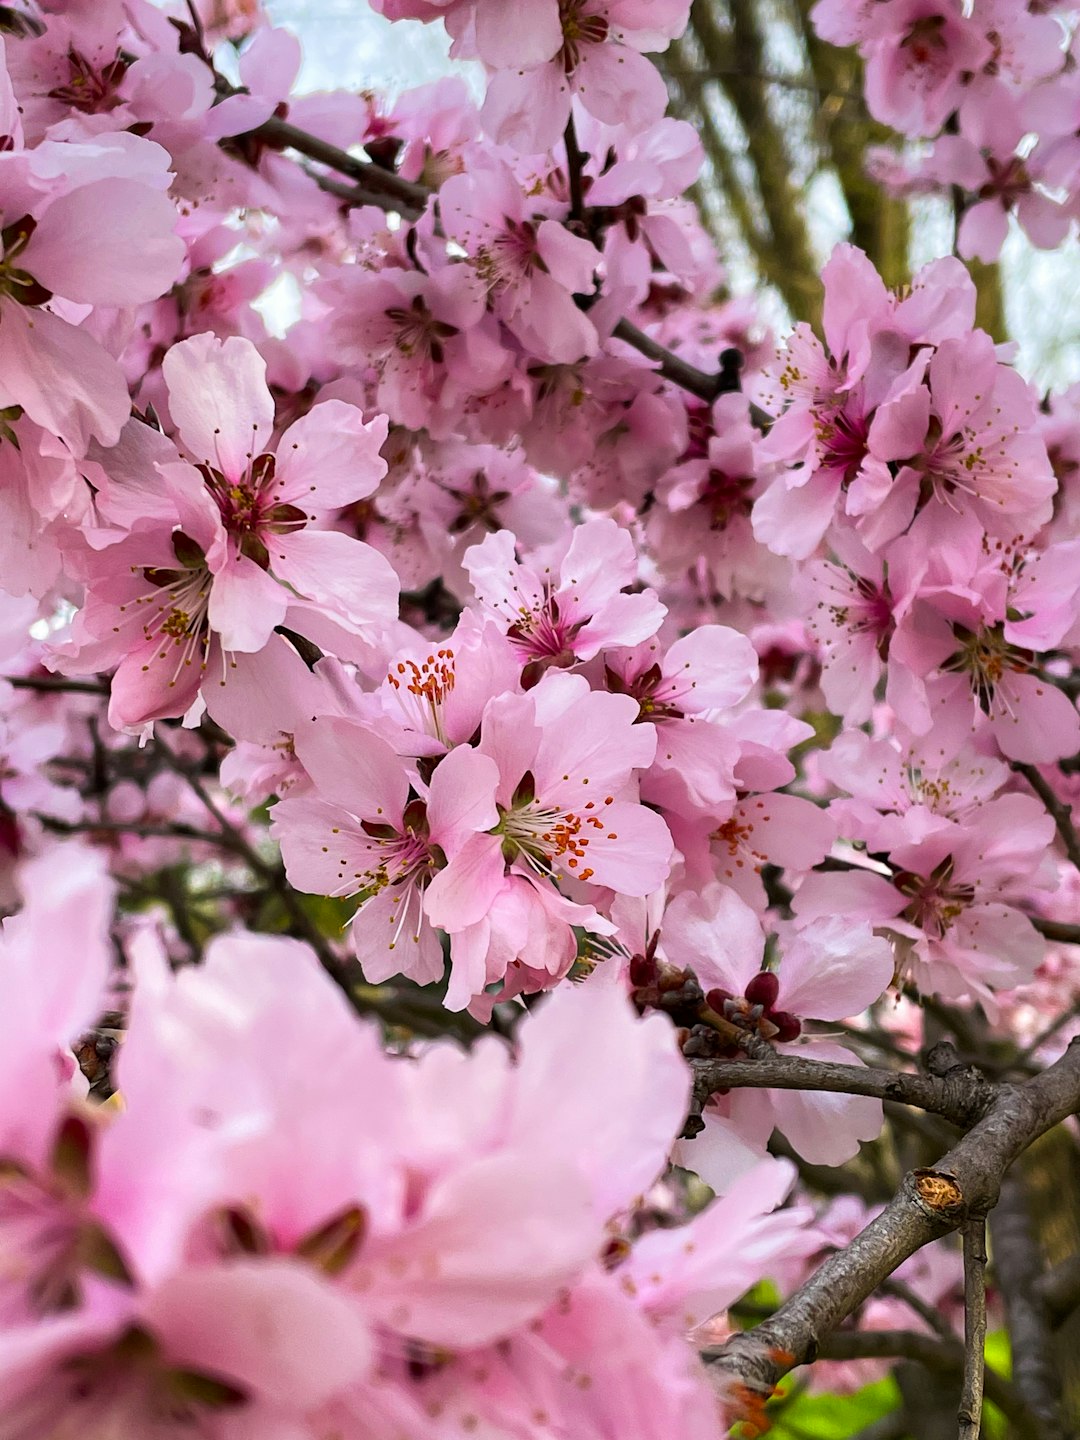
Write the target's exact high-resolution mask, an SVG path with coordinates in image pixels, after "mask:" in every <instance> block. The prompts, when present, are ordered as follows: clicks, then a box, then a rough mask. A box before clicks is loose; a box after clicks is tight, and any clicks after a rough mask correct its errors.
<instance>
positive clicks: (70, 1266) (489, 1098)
mask: <svg viewBox="0 0 1080 1440" xmlns="http://www.w3.org/2000/svg"><path fill="white" fill-rule="evenodd" d="M64 861H65V865H66V871H65V875H64V878H63V880H62V881H61V882H58V881H57V879H56V877H55V875H53V876H51V877H50V876H46V875H44V874H43V873H42V872H43V868H44V867H45V865H46V864H50V863H51V860H50V862H44V861H42V860H37V861H34V862H32V865H31V866H30V867H28V873H27V876H26V879H27V882H28V883H31V884H33V885H34V886H35V892H34V896H35V898H33V899H31V900H30V901H28V903H27V905H26V907H25V908H24V909H23V911H22V912H21V913H20V914H19V915H18V916H17V917H16V918H15V919H12V920H9V921H8V922H7V923H6V925H5V927H4V930H3V933H2V935H0V958H2V961H3V989H4V1003H5V1009H10V1011H11V1013H17V1014H18V1015H19V1016H20V1020H21V1026H20V1031H19V1035H18V1037H17V1041H16V1043H15V1044H14V1045H13V1046H10V1047H8V1048H7V1050H6V1052H5V1055H4V1067H5V1073H6V1074H7V1075H8V1077H9V1082H10V1085H11V1098H10V1101H9V1104H8V1105H7V1106H6V1107H5V1113H4V1117H3V1123H2V1126H0V1156H2V1160H3V1178H2V1179H0V1255H2V1257H3V1260H4V1264H3V1268H2V1271H0V1327H2V1334H3V1346H2V1352H3V1353H2V1358H0V1403H2V1406H3V1415H4V1421H3V1424H4V1434H5V1436H10V1437H11V1440H41V1437H43V1436H59V1435H61V1434H71V1433H74V1432H75V1431H77V1432H78V1433H80V1434H84V1435H93V1436H102V1437H104V1436H107V1435H120V1434H124V1435H131V1436H136V1435H138V1436H146V1437H150V1436H155V1437H157V1436H161V1437H166V1436H177V1437H180V1436H184V1435H193V1434H198V1435H200V1436H207V1437H210V1436H214V1437H217V1436H220V1437H222V1440H226V1437H230V1436H240V1435H252V1436H254V1435H275V1436H277V1435H280V1436H283V1437H284V1436H285V1435H289V1436H294V1435H295V1436H299V1435H305V1436H325V1435H330V1434H332V1435H335V1436H343V1437H344V1436H353V1435H355V1436H373V1437H380V1436H385V1437H387V1440H390V1437H396V1436H398V1435H401V1434H403V1433H405V1434H408V1435H411V1436H417V1437H419V1436H429V1435H430V1436H432V1437H437V1436H446V1435H450V1434H459V1433H461V1432H462V1431H463V1430H464V1431H466V1432H468V1431H470V1430H475V1429H477V1428H478V1427H480V1426H483V1427H485V1428H488V1427H498V1431H497V1433H525V1432H523V1431H519V1429H518V1426H519V1425H526V1426H528V1425H543V1426H546V1427H549V1428H550V1430H551V1431H552V1432H553V1433H559V1432H560V1431H561V1432H563V1433H566V1432H568V1431H569V1430H571V1429H572V1430H573V1431H574V1433H575V1434H580V1435H595V1436H597V1437H601V1436H609V1435H614V1434H616V1433H617V1432H618V1431H619V1430H620V1428H621V1427H622V1424H623V1421H624V1417H625V1416H626V1415H627V1413H629V1412H628V1407H632V1408H633V1409H634V1410H635V1411H637V1414H636V1416H635V1427H636V1428H635V1433H636V1434H641V1435H650V1436H654V1437H655V1440H661V1437H663V1436H665V1435H670V1434H671V1433H672V1432H673V1430H676V1429H677V1430H679V1431H682V1430H684V1429H685V1430H686V1432H687V1433H688V1434H690V1435H695V1436H699V1435H700V1436H702V1437H706V1436H708V1435H709V1434H711V1433H715V1426H716V1423H717V1420H716V1414H717V1404H718V1401H717V1397H716V1396H715V1395H714V1393H713V1391H712V1389H711V1387H710V1384H709V1382H708V1380H707V1379H706V1376H705V1372H704V1370H703V1368H701V1367H700V1366H699V1365H698V1363H697V1362H696V1360H695V1358H694V1356H693V1353H692V1351H691V1350H690V1349H689V1348H688V1347H687V1346H686V1345H685V1343H684V1342H683V1339H682V1335H683V1332H684V1331H685V1330H686V1328H687V1327H693V1326H695V1325H698V1324H700V1323H701V1322H703V1321H704V1320H706V1319H708V1318H709V1316H711V1315H712V1314H713V1313H714V1312H715V1311H716V1310H718V1309H720V1308H722V1307H723V1306H725V1305H728V1304H730V1303H731V1302H732V1301H733V1300H734V1299H736V1298H737V1297H738V1295H739V1294H740V1293H741V1292H742V1291H744V1290H745V1289H746V1288H747V1287H748V1286H749V1285H750V1284H752V1283H753V1281H754V1280H755V1279H756V1278H757V1276H758V1275H759V1274H760V1273H761V1271H762V1269H763V1268H780V1269H783V1268H785V1267H786V1268H790V1267H792V1266H794V1265H796V1264H797V1263H798V1261H799V1259H800V1257H802V1256H804V1255H805V1254H806V1253H807V1252H808V1251H809V1249H811V1248H812V1246H813V1244H814V1239H813V1234H812V1232H811V1231H810V1230H808V1229H807V1228H806V1223H805V1222H806V1220H807V1218H808V1215H807V1212H806V1211H805V1210H801V1209H799V1208H788V1209H786V1210H784V1211H781V1212H779V1213H777V1214H775V1215H772V1214H770V1213H769V1212H770V1211H772V1210H773V1208H774V1207H775V1206H776V1205H777V1204H778V1203H779V1202H780V1201H782V1200H783V1198H784V1196H785V1194H786V1192H787V1191H788V1190H789V1189H790V1187H791V1182H792V1179H793V1168H792V1167H791V1166H790V1165H789V1164H788V1163H787V1162H785V1161H781V1160H775V1161H774V1160H765V1161H763V1162H762V1164H761V1166H759V1167H758V1168H757V1169H756V1170H755V1171H754V1172H753V1173H752V1174H751V1175H750V1176H747V1177H745V1178H744V1179H743V1180H741V1181H738V1182H736V1183H735V1184H734V1185H733V1186H732V1187H731V1188H730V1189H729V1191H728V1193H727V1194H726V1195H725V1196H724V1197H723V1198H721V1199H717V1200H715V1201H713V1203H712V1204H711V1205H709V1206H708V1208H707V1209H705V1210H704V1211H702V1212H701V1213H699V1214H697V1215H696V1216H694V1217H693V1218H692V1219H688V1220H686V1223H683V1224H680V1223H679V1220H680V1215H679V1204H678V1196H677V1195H676V1194H675V1193H674V1192H673V1191H670V1187H663V1186H655V1187H654V1186H653V1182H654V1181H655V1180H657V1177H658V1175H659V1174H660V1172H661V1170H662V1168H663V1165H664V1162H665V1159H666V1156H667V1152H668V1149H669V1147H670V1144H671V1140H672V1137H673V1135H674V1134H675V1133H677V1131H678V1128H679V1126H680V1125H681V1123H682V1117H683V1115H684V1113H685V1109H686V1102H687V1091H688V1088H689V1077H688V1074H687V1071H686V1067H685V1065H684V1063H683V1061H682V1059H681V1057H680V1055H679V1053H678V1048H677V1046H676V1044H675V1040H674V1034H673V1031H672V1029H671V1027H670V1025H668V1024H667V1023H666V1022H665V1021H664V1020H663V1019H662V1018H661V1017H660V1016H655V1015H654V1016H651V1017H648V1018H645V1019H641V1018H639V1017H638V1016H636V1015H635V1014H634V1012H633V1010H632V1008H631V1007H630V1005H629V1003H628V1001H627V1000H626V998H625V996H624V995H623V994H620V992H619V989H618V987H616V986H611V985H608V986H592V987H590V988H589V990H588V992H587V994H586V995H585V996H584V997H583V998H579V997H577V996H575V995H573V994H571V993H569V992H564V994H563V996H561V997H560V998H559V999H558V1000H556V1001H555V1002H553V1003H552V1004H551V1005H550V1006H548V1007H547V1008H545V1010H544V1012H543V1013H542V1014H541V1015H538V1016H536V1017H535V1018H532V1019H530V1020H528V1021H526V1022H525V1023H524V1024H523V1026H522V1028H521V1031H520V1037H519V1047H518V1060H517V1064H516V1065H515V1064H512V1063H511V1058H510V1055H509V1052H508V1051H507V1049H506V1047H505V1046H504V1045H503V1044H502V1043H501V1042H500V1041H498V1040H497V1039H495V1038H494V1037H492V1038H490V1039H488V1040H486V1041H484V1042H483V1043H481V1044H479V1045H478V1046H477V1047H476V1048H475V1049H474V1050H473V1051H472V1053H471V1054H469V1055H465V1054H463V1053H462V1052H461V1051H460V1050H459V1049H458V1048H457V1047H456V1046H452V1045H437V1046H433V1047H431V1048H430V1049H429V1050H428V1051H427V1053H426V1054H425V1055H424V1056H423V1057H422V1058H421V1059H420V1060H419V1062H418V1063H409V1062H407V1061H404V1060H401V1059H395V1058H393V1057H391V1056H389V1055H387V1054H386V1052H385V1051H384V1050H383V1049H382V1046H381V1044H380V1042H379V1038H378V1034H377V1031H376V1029H375V1027H374V1026H373V1025H371V1024H368V1025H363V1024H360V1023H358V1022H357V1020H356V1017H355V1015H354V1014H353V1013H352V1011H351V1010H350V1007H349V1006H348V1004H347V1002H346V1001H345V999H344V998H343V996H342V995H341V994H340V992H339V991H338V989H337V988H336V987H335V986H334V984H333V982H332V981H331V980H329V979H328V978H327V977H326V976H325V975H324V974H323V972H322V971H321V970H320V968H319V965H318V962H317V960H316V957H315V956H314V955H313V954H312V953H311V951H310V950H308V949H307V948H306V947H305V946H303V945H301V944H299V943H298V942H296V941H293V940H289V939H284V938H274V937H269V936H263V937H256V936H247V937H244V936H235V937H228V938H222V939H220V940H218V941H216V942H215V943H214V944H213V945H212V946H211V947H210V949H209V950H208V952H207V955H206V961H205V964H203V965H202V966H201V967H199V968H197V969H195V968H189V969H187V970H186V971H184V972H183V973H182V974H180V975H179V976H173V975H171V974H170V973H169V970H168V967H167V965H166V964H165V961H164V957H163V956H162V954H161V953H160V950H159V949H158V947H157V946H156V945H155V943H154V941H153V937H152V936H151V935H150V934H149V933H143V934H142V935H141V936H137V937H136V938H135V940H134V944H133V954H134V957H135V958H134V967H135V971H136V980H137V988H136V994H135V999H134V1002H133V1004H132V1007H131V1012H130V1016H129V1026H128V1033H127V1036H126V1038H125V1041H124V1044H123V1047H122V1051H121V1056H120V1061H119V1065H118V1067H117V1079H118V1081H119V1083H120V1085H121V1087H122V1093H123V1104H122V1106H121V1108H120V1109H114V1108H113V1107H111V1106H106V1107H101V1106H98V1107H96V1108H91V1106H90V1105H88V1104H87V1101H86V1098H85V1094H84V1093H80V1092H85V1089H86V1085H85V1081H83V1080H82V1078H81V1076H79V1073H78V1071H77V1070H75V1067H74V1062H73V1061H72V1060H71V1056H70V1052H68V1054H67V1063H65V1062H64V1052H65V1049H66V1047H67V1045H68V1044H69V1043H70V1042H71V1040H72V1039H73V1038H74V1037H76V1036H78V1034H79V1032H80V1030H81V1029H82V1028H83V1027H85V1026H86V1025H87V1024H89V1023H90V1022H91V1021H92V1020H93V1018H94V1017H95V1016H96V1015H97V1014H98V1013H99V1012H100V1010H101V1008H102V1007H103V1004H104V1002H105V999H106V991H107V984H108V974H109V959H110V956H109V941H108V922H109V918H110V910H111V901H112V893H111V888H110V885H109V883H108V881H107V879H106V876H105V874H104V870H103V867H102V864H101V860H100V857H98V856H96V855H95V854H94V853H93V852H91V851H88V850H86V849H83V848H81V847H75V846H69V847H67V851H66V853H65V855H64ZM43 882H45V884H43ZM46 885H47V889H46ZM43 892H44V893H47V895H48V899H47V900H43V899H42V898H40V897H41V895H42V893H43ZM597 1035H599V1036H602V1037H603V1044H602V1047H601V1048H597V1047H596V1046H595V1044H594V1039H595V1037H596V1036H597ZM316 1053H322V1054H325V1055H330V1056H332V1057H333V1058H332V1060H331V1062H330V1063H329V1064H326V1063H324V1064H321V1065H320V1066H318V1067H317V1068H313V1067H312V1063H311V1061H312V1056H313V1055H314V1054H316ZM193 1057H194V1063H193ZM73 1071H74V1078H73ZM76 1081H78V1082H79V1083H76ZM554 1083H558V1084H560V1085H564V1086H565V1085H570V1086H571V1087H572V1088H573V1090H574V1093H575V1095H576V1097H577V1098H576V1100H575V1104H574V1107H573V1114H572V1117H571V1118H569V1119H568V1118H567V1116H566V1115H565V1114H564V1113H562V1112H561V1111H560V1109H559V1108H558V1107H557V1106H555V1105H553V1104H552V1102H551V1087H552V1085H553V1084H554ZM362 1097H366V1098H367V1102H371V1101H373V1100H374V1101H377V1103H376V1104H371V1103H365V1102H364V1100H363V1099H362ZM600 1134H602V1136H603V1138H602V1139H600V1140H599V1141H598V1138H597V1137H598V1135H600ZM684 1218H685V1217H684ZM657 1272H662V1273H657ZM628 1368H629V1370H630V1371H632V1372H633V1373H634V1374H636V1375H637V1376H638V1382H637V1384H636V1385H634V1386H632V1387H631V1388H630V1389H629V1390H628V1388H627V1380H628V1373H627V1372H628ZM657 1375H662V1376H663V1377H664V1380H663V1383H661V1384H658V1385H656V1386H655V1387H654V1386H653V1385H652V1384H651V1381H652V1379H653V1377H655V1376H657ZM540 1416H544V1417H545V1418H544V1419H543V1420H541V1419H540V1418H539V1417H540ZM710 1417H713V1419H712V1422H711V1423H710ZM492 1433H496V1432H495V1430H494V1429H493V1430H492Z"/></svg>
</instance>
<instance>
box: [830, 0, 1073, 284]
mask: <svg viewBox="0 0 1080 1440" xmlns="http://www.w3.org/2000/svg"><path fill="white" fill-rule="evenodd" d="M812 18H813V22H814V25H815V27H816V29H817V32H818V34H819V35H820V36H821V37H822V38H823V39H825V40H828V41H830V42H831V43H832V44H836V45H856V46H857V47H858V50H859V53H860V55H861V56H862V57H863V59H864V61H865V63H866V84H865V96H866V103H867V107H868V108H869V110H870V113H871V115H873V116H874V118H875V119H877V120H881V121H883V122H884V123H885V124H886V125H889V126H891V127H892V128H893V129H895V130H897V131H899V133H900V134H901V135H903V136H907V137H910V138H912V139H921V140H932V141H933V144H932V145H928V146H923V147H922V148H921V150H920V151H919V152H918V153H915V154H910V155H905V156H903V157H901V156H898V155H897V154H896V153H895V152H894V151H885V150H883V151H881V152H879V154H878V156H877V157H876V161H877V164H876V166H875V170H876V174H877V178H879V179H881V180H883V181H884V182H885V183H886V184H887V185H889V186H891V187H895V188H897V189H899V190H900V191H901V193H904V192H908V193H910V192H911V191H920V190H926V191H939V192H943V193H945V194H948V193H949V191H950V189H951V187H957V188H958V190H959V192H961V194H962V211H963V213H962V218H961V220H960V224H959V233H958V237H957V238H958V245H959V253H960V254H961V255H963V256H965V257H966V258H968V259H972V258H974V259H979V260H982V261H984V262H986V263H988V264H989V263H991V262H992V261H994V260H996V259H997V257H998V255H999V254H1000V253H1001V247H1002V245H1003V244H1004V242H1005V237H1006V235H1007V234H1008V230H1009V217H1010V216H1015V217H1016V220H1017V221H1018V223H1019V225H1020V227H1021V229H1022V230H1023V231H1024V233H1025V235H1026V236H1027V238H1028V240H1029V241H1030V242H1031V243H1032V244H1033V245H1035V246H1037V247H1038V248H1039V249H1043V250H1053V249H1055V248H1056V247H1057V246H1058V245H1060V244H1061V243H1062V241H1063V240H1064V239H1065V237H1066V236H1067V235H1068V234H1069V233H1070V231H1071V229H1072V223H1073V220H1074V219H1075V218H1076V215H1077V199H1078V196H1077V181H1078V179H1080V148H1078V145H1080V88H1078V87H1077V83H1076V75H1075V57H1076V45H1077V39H1078V37H1077V30H1076V19H1077V16H1076V11H1075V7H1074V6H1072V5H1069V4H1060V5H1058V4H1050V5H1047V4H1045V3H1043V0H980V3H979V4H977V5H974V6H972V5H965V4H963V3H962V0H883V3H882V0H863V3H850V0H818V3H817V4H816V5H815V6H814V9H813V12H812ZM1033 139H1035V140H1036V143H1035V144H1034V145H1033V144H1032V143H1031V142H1032V140H1033Z"/></svg>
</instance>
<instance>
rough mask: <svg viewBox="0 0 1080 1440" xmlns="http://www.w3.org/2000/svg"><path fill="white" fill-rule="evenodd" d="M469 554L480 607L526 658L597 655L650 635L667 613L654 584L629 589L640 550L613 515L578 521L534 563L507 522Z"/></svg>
mask: <svg viewBox="0 0 1080 1440" xmlns="http://www.w3.org/2000/svg"><path fill="white" fill-rule="evenodd" d="M463 561H464V565H465V568H466V570H467V571H468V574H469V578H470V579H471V581H472V584H473V589H474V590H475V591H476V595H477V598H478V600H479V601H480V604H481V607H482V608H483V610H484V611H485V612H486V614H488V615H489V616H490V617H491V618H492V619H493V620H494V621H495V622H496V623H497V624H498V625H499V626H500V627H501V628H502V629H503V630H504V631H506V633H507V634H508V635H509V637H510V640H511V642H512V643H513V645H514V648H515V650H516V651H517V652H518V654H519V655H520V656H521V658H522V660H523V662H533V661H536V662H541V663H544V664H548V665H550V664H552V663H554V664H563V665H565V664H567V663H570V664H572V663H573V662H574V660H591V659H592V658H593V656H595V655H597V654H598V653H599V652H600V650H602V649H604V648H605V647H608V646H612V645H635V644H637V643H639V642H640V641H642V640H646V639H648V638H649V636H651V635H653V634H655V633H656V631H657V630H658V629H659V628H660V623H661V621H662V620H663V618H664V613H665V611H664V607H663V606H662V605H661V604H660V603H659V601H658V600H657V598H656V594H655V592H654V591H652V590H646V591H644V592H642V593H639V594H626V593H625V591H626V590H627V589H628V587H629V586H631V585H632V584H634V582H635V580H636V579H637V557H636V555H635V552H634V545H633V542H632V540H631V538H630V536H629V535H628V534H627V533H626V531H625V530H621V529H620V528H619V527H618V525H616V524H615V522H614V521H613V520H608V519H601V520H591V521H589V522H587V523H586V524H584V525H580V526H577V527H576V528H575V529H574V530H573V531H572V532H571V535H570V537H569V540H568V541H565V540H564V541H560V542H559V544H558V545H557V546H552V547H550V549H549V550H548V551H547V552H546V553H544V552H541V553H540V554H537V555H536V556H535V557H534V560H533V563H531V564H528V563H522V562H521V561H519V560H518V559H517V556H516V552H515V542H514V536H513V535H511V533H510V532H509V531H508V530H500V531H498V532H497V533H496V534H494V535H489V536H488V537H487V538H486V539H485V540H483V541H482V542H481V543H480V544H479V545H474V546H473V547H472V548H471V549H469V550H466V552H465V555H464V557H463Z"/></svg>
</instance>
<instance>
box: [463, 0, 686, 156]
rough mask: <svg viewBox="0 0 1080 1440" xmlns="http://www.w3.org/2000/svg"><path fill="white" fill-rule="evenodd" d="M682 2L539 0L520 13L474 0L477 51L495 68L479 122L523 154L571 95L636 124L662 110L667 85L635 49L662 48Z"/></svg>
mask: <svg viewBox="0 0 1080 1440" xmlns="http://www.w3.org/2000/svg"><path fill="white" fill-rule="evenodd" d="M689 8H690V7H689V4H688V3H687V0H651V3H647V4H643V3H642V0H539V3H537V4H535V5H531V6H530V7H529V10H528V15H527V19H526V17H525V15H523V14H522V13H521V12H520V11H516V10H514V11H511V10H507V8H506V6H505V5H502V4H500V3H499V0H477V3H476V5H475V30H474V31H473V32H472V33H473V36H474V44H475V47H476V53H477V54H479V56H480V58H481V59H482V60H484V61H485V63H486V64H487V65H488V66H489V67H490V68H491V69H493V70H494V71H495V72H496V73H495V74H494V76H493V77H492V78H491V80H490V81H489V82H488V91H487V97H486V100H485V102H484V108H483V111H482V115H483V119H484V123H485V126H486V128H487V130H488V131H489V133H490V134H491V135H492V137H493V138H494V139H495V140H497V141H498V142H499V143H501V144H504V145H512V146H513V147H514V148H515V149H517V150H519V151H521V152H523V153H524V154H537V153H539V152H541V151H544V150H550V149H552V148H553V147H554V145H555V144H556V143H557V141H558V140H559V137H560V136H561V135H562V133H563V130H564V129H565V127H566V122H567V120H568V118H569V116H570V108H571V102H572V100H573V99H574V97H575V96H576V97H577V98H578V100H579V102H580V103H581V104H582V105H583V106H584V108H585V109H586V110H588V111H589V112H590V114H592V115H595V116H596V118H597V119H598V120H602V121H604V122H605V123H606V124H608V125H627V126H630V127H632V128H633V129H635V130H643V129H644V128H645V127H646V126H648V125H650V124H652V123H654V122H655V121H656V120H659V119H660V117H661V116H662V115H663V113H664V110H665V108H666V106H667V91H666V89H665V87H664V83H663V80H662V79H661V77H660V75H659V74H658V72H657V71H656V70H655V69H654V67H653V66H652V65H650V64H649V62H648V61H647V60H645V59H644V58H643V56H642V53H641V52H642V51H645V50H665V49H667V46H668V42H669V41H670V40H672V39H674V38H675V37H676V36H678V35H681V34H682V32H683V30H684V29H685V28H686V19H687V14H688V11H689ZM460 13H461V12H460V11H459V12H457V14H460ZM457 14H455V15H454V16H453V18H452V19H451V18H450V17H448V22H449V24H450V28H451V30H454V29H455V28H456V24H455V22H456V21H457ZM522 72H524V73H522Z"/></svg>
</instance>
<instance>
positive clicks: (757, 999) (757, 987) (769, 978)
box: [744, 970, 780, 1010]
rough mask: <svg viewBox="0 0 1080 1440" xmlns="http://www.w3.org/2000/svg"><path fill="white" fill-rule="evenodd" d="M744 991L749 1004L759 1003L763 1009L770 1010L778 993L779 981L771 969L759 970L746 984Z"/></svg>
mask: <svg viewBox="0 0 1080 1440" xmlns="http://www.w3.org/2000/svg"><path fill="white" fill-rule="evenodd" d="M744 993H745V995H746V998H747V1000H749V1001H750V1004H751V1005H760V1006H761V1007H762V1008H763V1009H765V1010H771V1009H772V1007H773V1006H774V1005H775V1004H776V997H777V996H778V995H779V994H780V981H779V980H778V979H777V978H776V976H775V975H774V974H773V973H772V971H771V970H761V971H759V972H758V974H757V975H755V976H754V978H753V979H752V980H751V981H750V983H749V985H747V987H746V990H745V992H744Z"/></svg>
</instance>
